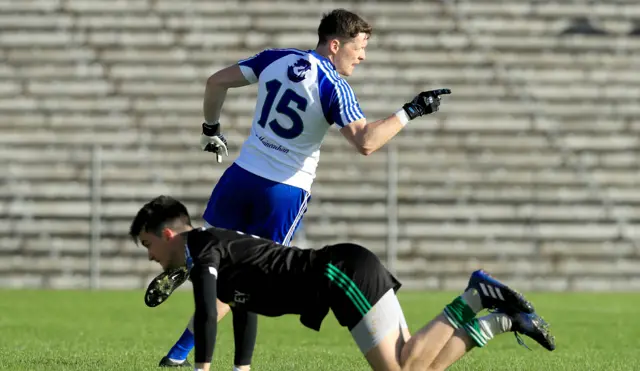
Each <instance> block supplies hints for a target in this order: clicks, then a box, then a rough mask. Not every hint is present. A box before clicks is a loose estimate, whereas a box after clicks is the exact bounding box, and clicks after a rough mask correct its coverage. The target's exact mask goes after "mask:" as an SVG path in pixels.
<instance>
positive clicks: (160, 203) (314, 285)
mask: <svg viewBox="0 0 640 371" xmlns="http://www.w3.org/2000/svg"><path fill="white" fill-rule="evenodd" d="M129 233H130V235H131V237H132V238H133V239H134V241H135V242H136V243H138V241H139V242H140V243H141V244H142V245H143V246H145V247H146V248H147V250H148V255H149V259H150V260H153V261H156V262H158V263H160V265H161V266H162V268H163V269H164V270H170V269H174V268H177V267H182V266H185V265H186V266H187V269H188V270H189V273H190V278H191V281H192V283H193V295H194V300H195V316H194V332H195V348H196V352H195V353H196V354H195V361H196V366H195V368H196V370H209V367H210V364H211V360H212V357H213V350H214V345H215V341H216V330H217V315H218V314H217V310H216V299H219V300H221V301H222V302H224V303H229V304H230V305H232V307H233V308H234V316H235V314H236V313H240V312H243V311H251V312H253V313H258V314H261V315H265V316H270V317H275V316H281V315H285V314H298V315H300V322H301V323H302V324H303V325H304V326H306V327H309V328H311V329H314V330H316V331H319V330H320V326H321V324H322V321H323V319H324V318H325V316H326V315H327V314H328V312H329V309H331V310H332V311H333V313H334V315H335V316H336V318H337V320H338V322H339V323H340V324H341V325H342V326H344V327H347V328H348V329H349V331H350V332H351V335H352V336H353V338H354V340H355V342H356V344H357V345H358V347H359V348H360V351H361V352H362V354H363V355H364V356H365V358H366V359H367V361H368V362H369V364H370V365H371V367H372V369H374V370H389V371H395V370H427V369H428V370H444V369H446V368H447V367H449V366H450V365H451V364H453V363H454V362H456V361H457V360H458V359H459V358H460V357H462V356H463V355H464V354H465V353H466V352H468V351H469V350H471V349H472V348H474V347H476V346H478V347H482V346H484V345H486V344H487V342H488V341H489V340H490V339H492V338H493V337H495V336H496V335H498V334H501V333H505V332H509V331H512V332H516V334H517V333H518V332H519V333H522V334H524V335H527V336H529V337H531V338H532V339H534V340H535V341H536V342H538V343H539V344H540V345H542V346H543V347H545V348H546V349H548V350H550V351H551V350H554V349H555V339H554V338H553V336H551V334H550V333H549V331H548V329H547V325H546V323H545V322H544V321H543V320H542V318H541V317H539V316H538V315H537V314H536V313H535V312H534V308H533V305H532V304H531V303H530V302H529V301H527V300H526V299H525V298H524V297H523V296H522V295H521V294H519V293H518V292H516V291H514V290H513V289H511V288H509V287H508V286H507V285H505V284H503V283H502V282H500V281H498V280H496V279H495V278H493V277H491V276H489V275H488V274H487V273H486V272H484V271H482V270H479V271H476V272H474V273H473V274H472V275H471V278H470V280H469V284H468V286H467V288H466V290H465V291H464V292H463V293H462V294H461V295H460V296H458V297H456V298H455V299H454V300H453V301H452V302H451V303H450V304H448V305H446V306H445V308H444V310H443V311H442V313H441V314H440V315H438V316H437V317H436V318H434V319H433V320H432V321H431V322H429V323H428V324H427V325H426V326H424V327H423V328H422V329H420V330H419V331H418V332H416V333H415V334H414V335H413V337H412V336H411V335H410V333H409V330H408V327H407V323H406V321H405V318H404V314H403V312H402V308H401V307H400V303H399V302H398V299H397V297H396V292H397V291H398V289H399V288H400V286H401V284H400V283H399V282H398V281H397V280H396V278H395V277H394V276H393V275H391V274H390V273H389V272H388V271H387V270H386V269H385V268H384V266H383V265H382V264H381V263H380V261H379V260H378V258H377V257H376V256H375V255H374V254H373V253H372V252H371V251H369V250H368V249H366V248H364V247H361V246H358V245H354V244H337V245H330V246H325V247H324V248H322V249H319V250H311V249H299V248H297V247H285V246H283V245H280V244H277V243H274V242H273V241H270V240H267V239H262V238H259V237H256V236H249V235H246V234H243V233H238V232H235V231H230V230H227V229H220V228H209V229H206V228H199V229H193V228H192V227H191V221H190V218H189V214H188V211H187V209H186V208H185V207H184V205H182V204H181V203H180V202H179V201H177V200H175V199H173V198H171V197H167V196H160V197H157V198H155V199H153V200H152V201H150V202H149V203H147V204H146V205H144V206H143V207H142V208H141V209H140V211H139V212H138V214H137V215H136V217H135V218H134V220H133V222H132V224H131V228H130V231H129ZM151 291H152V292H151V293H150V295H157V296H158V297H159V299H161V301H164V300H165V299H166V296H168V295H169V294H170V292H162V291H160V290H153V288H152V290H151ZM483 309H493V310H494V312H493V313H490V314H489V315H486V316H483V317H480V318H476V315H477V313H478V312H480V311H482V310H483ZM518 339H519V338H518ZM519 340H520V339H519Z"/></svg>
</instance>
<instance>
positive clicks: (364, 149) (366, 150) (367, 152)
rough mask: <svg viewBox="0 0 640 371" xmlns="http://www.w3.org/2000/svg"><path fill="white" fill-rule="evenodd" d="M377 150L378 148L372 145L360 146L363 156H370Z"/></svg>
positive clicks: (359, 151) (359, 149)
mask: <svg viewBox="0 0 640 371" xmlns="http://www.w3.org/2000/svg"><path fill="white" fill-rule="evenodd" d="M375 151H376V150H375V149H373V148H371V147H365V146H360V147H358V153H360V154H361V155H363V156H369V155H370V154H372V153H373V152H375Z"/></svg>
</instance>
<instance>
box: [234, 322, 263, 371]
mask: <svg viewBox="0 0 640 371" xmlns="http://www.w3.org/2000/svg"><path fill="white" fill-rule="evenodd" d="M232 313H233V340H234V347H235V355H234V358H233V364H234V366H235V368H234V371H235V370H242V371H244V370H249V368H250V365H251V359H252V358H253V350H254V347H255V345H256V335H257V334H256V333H257V331H258V316H257V315H256V314H255V313H250V312H246V311H243V310H238V309H232Z"/></svg>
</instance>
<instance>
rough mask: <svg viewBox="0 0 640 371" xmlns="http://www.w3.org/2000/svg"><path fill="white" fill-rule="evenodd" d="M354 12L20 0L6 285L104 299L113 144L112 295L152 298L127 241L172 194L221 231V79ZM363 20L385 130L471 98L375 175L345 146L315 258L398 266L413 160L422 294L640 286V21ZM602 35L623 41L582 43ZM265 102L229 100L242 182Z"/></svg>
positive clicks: (418, 9)
mask: <svg viewBox="0 0 640 371" xmlns="http://www.w3.org/2000/svg"><path fill="white" fill-rule="evenodd" d="M400 4H402V5H400ZM340 5H343V4H340ZM336 6H338V5H336V4H334V3H331V2H323V1H320V2H318V1H315V2H311V1H303V2H295V1H289V0H287V1H266V0H265V1H240V0H236V1H224V2H218V1H210V0H191V1H187V2H176V1H171V0H156V1H151V0H118V1H107V0H100V1H97V0H66V1H62V0H35V1H11V0H0V10H2V11H1V12H0V28H1V29H2V30H3V32H2V33H0V79H1V80H2V83H0V174H2V175H1V177H0V286H7V287H52V288H86V287H88V285H89V280H88V271H89V248H88V246H89V241H90V235H91V212H92V204H91V200H92V198H91V196H92V193H91V179H92V174H93V171H94V168H93V167H92V155H93V152H92V151H93V148H94V146H95V145H100V146H101V148H102V150H101V154H102V157H101V158H102V167H101V172H100V175H101V178H102V183H101V200H102V205H101V210H100V215H101V222H102V223H101V235H102V236H101V243H100V249H101V260H100V269H101V275H102V278H101V286H102V287H104V288H125V287H135V288H139V287H143V286H145V285H146V282H147V280H148V279H149V277H150V276H152V275H154V274H156V273H157V270H158V268H157V267H156V266H155V265H154V264H152V263H150V262H147V261H146V254H145V251H144V250H143V249H141V248H136V247H135V245H133V244H132V243H131V242H130V240H129V239H128V237H127V231H128V227H129V222H130V220H131V218H132V216H133V214H134V213H135V212H136V210H137V209H138V208H139V207H140V206H141V205H142V203H143V202H145V201H147V200H148V199H150V198H152V197H154V196H156V195H158V194H161V193H165V194H172V195H174V196H177V197H180V198H181V199H183V200H184V201H185V202H186V203H187V205H188V206H189V208H190V209H191V211H192V213H193V214H194V216H195V217H196V219H197V222H198V223H201V222H202V221H201V220H200V215H201V214H202V211H203V209H204V205H205V202H206V200H207V198H208V196H209V193H210V191H211V188H212V186H213V185H214V184H215V182H216V180H217V179H218V178H219V176H220V175H221V174H222V171H223V170H224V166H221V165H218V164H216V163H215V162H214V161H213V160H212V158H211V156H209V155H208V154H205V153H202V152H200V151H199V147H198V142H197V141H198V135H199V130H200V127H199V124H200V122H201V104H202V92H203V89H204V82H205V80H206V78H207V77H208V75H209V74H211V73H212V72H214V71H215V70H217V69H218V68H221V67H224V66H226V65H228V64H231V63H234V62H235V61H237V60H238V59H241V58H244V57H247V56H249V55H251V54H253V53H255V52H258V51H260V50H262V49H263V48H267V47H297V48H302V49H309V48H313V47H314V45H315V43H316V35H315V32H316V27H317V22H318V21H319V18H320V16H321V14H322V12H325V11H327V10H330V9H332V8H334V7H336ZM350 8H351V9H353V10H355V11H357V12H360V13H361V14H363V15H364V16H365V17H366V18H367V19H369V20H370V21H371V22H372V23H373V24H374V26H375V34H374V37H373V38H372V39H371V42H370V47H369V49H370V50H368V51H367V61H366V62H365V63H364V64H362V65H361V66H359V67H358V68H357V69H356V73H355V74H354V76H352V77H351V78H349V81H350V82H351V84H352V86H353V87H354V90H355V91H356V94H357V95H358V97H359V99H360V102H361V105H362V107H363V109H364V111H365V113H366V114H367V116H368V117H369V118H370V119H375V118H381V117H382V116H383V115H388V114H389V113H391V112H393V111H395V110H397V108H398V107H399V106H400V105H401V104H402V103H404V102H405V101H407V100H408V99H410V98H412V97H413V95H414V94H415V93H416V92H418V91H419V90H422V89H428V88H439V87H449V88H451V89H452V90H453V95H451V96H449V97H446V98H445V99H444V103H443V105H442V111H441V112H440V113H438V114H437V115H435V116H433V117H428V118H424V119H421V120H418V121H416V122H413V123H411V124H410V125H409V126H408V127H407V128H406V129H405V130H404V131H403V132H402V133H401V134H399V136H398V137H397V138H395V139H394V141H393V145H391V146H387V147H386V148H384V149H382V150H381V151H379V152H378V153H374V154H373V155H371V156H368V157H363V156H360V155H359V154H357V153H355V151H353V150H352V149H351V148H350V147H349V145H348V143H347V142H346V141H345V140H344V139H343V138H342V137H341V136H340V134H339V133H338V131H337V130H336V129H335V128H332V129H331V131H330V134H329V136H328V138H327V140H326V141H325V143H324V144H323V152H322V155H321V162H320V166H319V172H318V177H317V182H316V183H315V185H314V188H313V191H312V193H313V199H312V202H311V204H310V207H309V211H308V213H307V215H306V217H305V221H304V228H303V230H302V232H304V233H303V234H300V235H299V236H298V239H297V240H296V242H298V243H300V244H302V245H304V246H305V247H319V246H321V245H322V244H325V243H331V242H334V241H344V240H350V241H355V242H361V243H363V244H365V245H366V246H367V247H369V248H371V249H372V250H373V251H375V252H376V253H378V254H379V255H380V257H381V258H383V259H386V249H387V233H388V217H389V210H388V209H387V192H388V182H389V173H388V163H387V160H388V157H387V154H388V151H397V161H398V163H397V167H396V170H397V179H398V187H397V192H398V206H397V214H398V234H399V236H398V243H397V250H396V251H397V261H396V262H395V265H394V268H395V269H396V270H397V272H398V274H399V276H400V277H401V278H402V279H403V281H404V282H405V283H406V284H405V285H406V287H411V288H429V289H451V288H459V287H461V286H462V285H464V283H465V280H466V277H467V274H468V272H469V271H470V270H472V269H476V268H478V267H481V266H482V267H486V268H487V269H490V270H491V271H493V272H495V273H496V274H499V275H500V276H502V277H506V278H509V279H511V280H513V281H516V282H517V284H518V285H519V287H521V288H522V289H541V290H542V289H545V290H590V289H592V290H622V289H636V288H638V283H637V282H638V275H639V273H638V272H640V269H638V268H639V267H640V260H639V259H638V258H637V256H638V253H639V252H640V249H639V247H638V246H637V243H636V241H637V237H638V236H637V232H635V230H634V227H636V225H637V224H638V221H639V220H640V192H638V191H637V189H638V186H639V185H640V173H639V172H638V170H637V163H638V160H639V158H638V154H637V150H636V148H637V147H638V141H639V139H638V133H639V132H640V121H638V119H637V117H638V113H640V108H638V104H637V102H638V98H640V75H639V74H638V73H637V68H636V67H637V53H638V51H639V50H640V38H639V37H637V36H633V35H630V33H631V31H632V29H633V23H632V21H633V20H634V19H636V18H638V17H640V7H639V6H638V5H635V4H632V3H627V2H622V1H620V2H611V1H610V2H606V4H604V3H603V4H598V3H590V4H583V3H580V2H571V3H570V2H562V1H559V0H555V1H554V0H549V1H534V0H530V1H529V0H518V1H511V2H509V4H508V5H505V3H504V2H501V1H497V0H482V1H467V2H459V3H458V2H438V1H412V2H398V1H393V2H391V1H388V2H382V1H374V2H365V1H358V2H353V6H352V7H350ZM580 17H589V20H590V22H591V23H592V24H595V25H597V27H598V28H599V29H602V30H604V32H603V34H601V35H580V34H571V35H563V34H562V33H563V30H566V29H567V27H569V26H570V25H571V24H572V22H573V21H574V20H575V19H578V18H580ZM255 95H256V90H255V87H254V86H252V87H248V88H245V89H239V90H232V91H230V92H229V94H228V98H227V102H226V104H225V106H224V112H223V118H222V119H223V121H222V122H223V123H224V127H225V134H227V136H228V139H229V142H230V150H231V153H230V155H231V156H230V158H229V159H227V160H226V161H227V164H228V163H229V162H230V161H232V160H233V158H235V156H237V153H238V149H239V147H240V145H241V144H242V141H243V140H244V138H245V137H246V135H247V132H248V129H249V127H250V124H251V118H252V112H253V109H254V106H255V102H254V98H255ZM394 153H395V152H394ZM635 229H636V230H637V228H635ZM302 237H304V240H303V239H302Z"/></svg>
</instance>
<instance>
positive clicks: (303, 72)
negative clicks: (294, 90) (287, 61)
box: [287, 58, 311, 82]
mask: <svg viewBox="0 0 640 371" xmlns="http://www.w3.org/2000/svg"><path fill="white" fill-rule="evenodd" d="M309 70H311V63H310V62H309V61H308V60H306V59H303V58H300V59H298V61H297V62H296V63H294V64H293V66H289V68H288V69H287V76H289V80H291V81H293V82H300V81H302V80H304V79H305V77H307V72H308V71H309Z"/></svg>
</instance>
